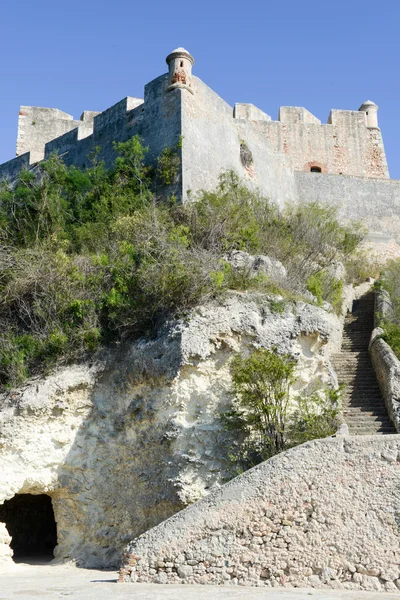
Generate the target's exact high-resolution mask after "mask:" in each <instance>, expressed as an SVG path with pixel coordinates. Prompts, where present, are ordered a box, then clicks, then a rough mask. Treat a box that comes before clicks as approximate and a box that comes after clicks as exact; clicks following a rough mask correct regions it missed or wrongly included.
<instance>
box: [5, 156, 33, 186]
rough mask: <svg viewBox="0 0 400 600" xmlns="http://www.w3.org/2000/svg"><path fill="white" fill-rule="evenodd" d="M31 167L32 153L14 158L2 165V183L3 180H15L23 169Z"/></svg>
mask: <svg viewBox="0 0 400 600" xmlns="http://www.w3.org/2000/svg"><path fill="white" fill-rule="evenodd" d="M29 165H30V153H29V152H26V153H25V154H21V156H18V157H17V158H13V159H12V160H9V161H7V162H5V163H3V164H2V165H0V181H2V180H3V179H11V180H12V179H15V178H16V177H17V175H18V173H19V172H20V171H22V169H28V168H29Z"/></svg>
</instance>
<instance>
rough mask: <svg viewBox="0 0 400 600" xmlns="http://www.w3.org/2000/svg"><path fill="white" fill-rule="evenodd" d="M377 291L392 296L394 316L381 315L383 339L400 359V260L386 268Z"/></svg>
mask: <svg viewBox="0 0 400 600" xmlns="http://www.w3.org/2000/svg"><path fill="white" fill-rule="evenodd" d="M375 287H376V288H377V289H383V290H386V291H387V292H388V294H389V296H390V301H391V305H392V309H393V310H392V314H391V315H390V316H389V315H387V316H385V318H384V317H383V316H382V315H381V318H380V323H379V324H380V326H381V327H382V329H383V334H382V339H384V340H385V342H387V343H388V344H389V346H390V347H391V348H392V350H393V352H394V353H395V354H396V356H397V358H399V359H400V260H399V259H397V260H392V261H390V262H388V263H387V265H386V266H385V271H384V273H383V275H382V277H381V279H380V280H379V281H377V282H376V284H375Z"/></svg>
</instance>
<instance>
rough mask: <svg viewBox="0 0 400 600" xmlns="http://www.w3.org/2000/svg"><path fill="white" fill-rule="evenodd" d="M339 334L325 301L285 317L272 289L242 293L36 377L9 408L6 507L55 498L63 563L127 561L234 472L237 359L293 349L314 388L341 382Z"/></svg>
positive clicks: (303, 380)
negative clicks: (136, 541) (137, 542)
mask: <svg viewBox="0 0 400 600" xmlns="http://www.w3.org/2000/svg"><path fill="white" fill-rule="evenodd" d="M340 332H341V324H340V322H339V320H338V318H337V317H336V316H334V315H332V314H330V313H326V312H325V311H323V310H322V309H320V308H317V307H313V306H310V305H307V304H304V303H297V304H295V305H293V304H291V303H288V304H287V305H286V307H285V311H284V313H282V314H278V313H274V312H273V306H271V304H270V300H269V299H268V298H267V297H265V296H262V295H257V294H255V295H252V294H233V295H232V296H231V297H230V298H229V299H227V301H226V302H225V303H224V304H216V305H208V306H203V307H200V308H199V309H198V310H196V311H194V313H193V314H192V315H191V316H190V318H188V319H187V320H185V321H184V322H177V323H175V324H171V325H170V326H169V327H168V328H166V329H165V330H164V331H163V332H161V333H160V335H159V336H158V337H157V338H156V339H155V340H152V341H144V340H142V341H140V342H138V343H137V344H134V345H130V346H129V345H128V346H124V347H121V348H120V349H119V350H115V351H113V352H109V353H108V354H106V355H101V356H99V357H97V359H96V360H94V361H93V363H92V364H91V365H89V364H83V365H80V366H79V365H78V366H71V367H68V368H64V369H61V370H59V371H58V372H56V373H55V374H54V375H52V376H49V377H48V378H46V379H43V380H36V381H32V382H30V383H29V384H28V385H27V386H26V387H24V388H23V389H21V390H19V391H15V392H13V393H12V394H9V395H7V396H5V397H4V398H3V399H2V403H1V409H0V472H1V474H2V477H1V478H0V503H1V502H3V501H4V500H6V499H9V498H12V497H13V496H14V495H15V494H19V493H32V494H43V493H44V494H48V495H50V496H51V499H52V503H53V508H54V513H55V519H56V522H57V531H58V546H57V548H56V552H55V554H56V558H58V559H61V560H74V561H77V562H78V563H79V564H81V565H84V566H91V567H96V566H97V567H101V566H107V567H111V566H113V565H114V566H116V565H117V564H119V561H120V557H121V552H122V549H123V547H124V546H125V545H126V543H127V542H128V541H129V540H130V539H131V538H132V537H134V536H137V535H139V534H141V533H142V532H143V531H146V530H147V529H149V528H151V527H153V526H154V525H156V524H157V523H159V522H161V521H162V520H164V519H166V518H167V517H169V516H170V515H172V514H174V513H176V512H177V511H178V510H180V509H181V508H183V507H184V506H186V505H187V504H189V503H191V502H194V501H196V500H198V499H199V498H201V497H203V496H204V495H206V494H207V493H208V492H209V490H211V489H212V488H214V487H219V486H220V485H221V484H222V483H223V481H224V480H226V479H227V478H229V474H230V467H231V466H230V462H229V459H228V456H227V453H228V449H227V448H228V445H229V444H228V441H229V434H228V433H227V432H226V430H224V428H223V426H222V424H221V421H220V417H219V415H220V412H221V411H224V410H225V409H226V408H227V407H229V406H231V393H230V387H231V375H230V370H229V365H230V361H231V359H232V358H233V356H234V355H235V354H236V353H237V352H239V351H245V350H246V349H248V348H251V347H254V346H264V347H269V348H271V347H274V346H276V347H277V348H278V351H280V352H290V353H291V354H292V355H294V356H295V357H296V358H297V360H298V365H299V376H300V378H299V382H298V386H299V387H300V389H307V388H308V386H314V385H315V384H316V382H318V381H320V382H321V383H323V384H327V383H329V382H332V381H333V379H334V374H333V373H332V370H331V366H330V361H329V355H330V353H331V352H335V351H337V348H338V347H339V346H340ZM0 534H1V526H0ZM1 543H2V539H1V537H0V545H1ZM3 545H4V541H3ZM0 552H1V547H0ZM3 554H4V552H3Z"/></svg>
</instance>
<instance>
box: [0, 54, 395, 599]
mask: <svg viewBox="0 0 400 600" xmlns="http://www.w3.org/2000/svg"><path fill="white" fill-rule="evenodd" d="M167 63H168V67H169V72H168V73H167V74H165V75H162V76H160V77H158V78H157V79H155V80H154V81H152V82H150V83H149V84H147V85H146V87H145V94H144V100H140V99H137V98H125V99H124V100H122V101H121V102H119V103H118V104H116V105H115V106H113V107H111V108H109V109H108V110H106V111H104V112H102V113H95V112H84V113H83V115H82V117H81V119H80V120H79V121H75V120H74V119H73V118H72V117H71V116H70V115H68V114H66V113H64V112H62V111H59V110H56V109H46V108H37V107H21V112H20V118H19V125H18V142H17V158H15V159H13V160H11V161H9V162H7V163H5V164H3V165H0V179H6V178H8V179H10V180H13V179H15V177H16V176H17V174H18V172H19V171H20V170H21V169H23V168H27V169H35V165H37V163H38V162H40V161H41V160H43V159H45V158H47V157H49V156H50V155H51V154H52V153H53V152H57V153H58V154H59V155H60V156H62V158H63V159H64V161H65V162H66V163H67V164H69V165H76V166H77V167H85V166H87V165H88V164H89V161H90V155H91V153H92V152H93V151H94V150H95V149H96V148H97V147H99V148H100V151H99V152H100V153H99V157H100V158H101V159H103V160H104V161H105V162H106V164H111V162H112V161H113V159H114V156H115V154H114V149H113V144H112V143H113V142H114V141H116V142H119V141H125V140H127V139H128V138H129V137H130V136H132V135H135V134H138V135H140V137H141V138H142V139H143V142H144V144H145V145H146V146H148V147H149V152H148V160H149V161H150V162H152V163H155V161H156V159H157V157H158V156H159V155H160V153H161V152H162V150H163V149H164V148H166V147H177V148H178V147H179V152H180V153H181V161H180V172H179V178H178V181H177V183H176V185H174V193H176V190H178V192H177V193H178V196H179V198H180V199H181V200H182V201H183V202H185V201H188V200H190V199H191V198H192V197H193V195H194V194H195V193H196V191H197V190H199V189H201V188H202V189H212V188H213V187H214V186H215V185H216V183H217V181H218V176H219V174H220V173H221V170H223V169H233V170H235V171H236V172H237V173H238V174H239V175H240V176H241V177H242V178H244V179H245V180H246V181H247V183H248V184H249V186H253V187H254V188H258V189H260V190H261V192H262V193H263V194H265V195H266V196H268V197H269V198H270V199H271V200H274V201H275V202H277V203H278V204H279V205H280V206H283V205H284V203H285V202H286V201H295V202H296V201H297V202H302V201H312V200H316V201H317V200H318V201H321V202H327V203H329V204H331V205H334V206H337V207H338V209H339V214H340V215H341V217H342V218H343V219H353V218H357V219H360V220H362V221H363V222H364V223H365V224H366V225H368V227H369V238H370V240H371V242H372V243H373V244H374V245H375V247H383V248H385V252H390V253H393V254H396V253H398V249H399V248H400V239H399V238H400V220H399V218H400V181H393V180H391V179H390V178H389V172H388V168H387V163H386V157H385V151H384V146H383V141H382V137H381V132H380V129H379V128H378V120H377V110H378V107H377V106H376V105H375V104H374V103H373V102H370V101H367V102H365V103H364V104H363V105H362V106H361V107H360V109H359V110H357V111H344V110H332V111H331V114H330V116H329V119H328V123H327V124H322V123H321V122H320V121H319V120H318V119H316V117H314V116H313V115H312V114H311V113H309V112H308V111H307V110H306V109H304V108H298V107H283V108H281V110H280V115H279V120H278V121H273V120H271V118H270V117H269V116H268V115H267V114H265V113H264V112H262V111H261V110H260V109H258V108H257V107H255V106H253V105H252V104H236V105H235V107H234V108H233V109H232V107H231V106H229V105H228V104H227V103H226V102H225V101H224V100H222V99H221V98H220V97H219V96H218V95H217V94H215V92H213V91H212V90H211V89H210V88H209V87H207V86H206V85H205V84H204V83H203V82H202V81H200V80H199V79H198V78H196V77H195V76H194V75H192V67H193V64H194V59H193V57H192V56H191V55H190V54H189V53H188V52H187V51H186V50H184V49H183V48H178V49H177V50H175V51H173V52H172V53H171V54H170V55H169V56H168V57H167ZM182 138H183V142H182V144H181V145H180V144H178V142H179V141H180V140H181V139H182ZM350 287H351V286H348V287H347V286H346V290H345V303H344V308H343V310H344V312H346V310H347V309H350V308H351V305H352V301H353V300H354V299H358V298H360V297H363V295H364V296H365V294H366V293H367V292H368V290H369V287H370V284H369V283H364V284H362V285H361V286H359V288H360V289H358V288H357V289H354V288H351V289H350ZM382 302H383V301H382ZM380 310H381V312H382V313H383V312H384V309H383V308H382V309H380ZM385 310H387V308H386V309H385ZM343 322H344V315H341V316H337V315H336V314H334V313H333V312H328V311H326V310H324V309H323V308H321V307H318V306H314V305H312V304H308V303H305V302H303V301H300V300H299V301H293V302H291V303H288V304H287V306H285V309H284V311H283V312H280V311H279V312H278V313H277V312H276V311H275V310H273V308H272V306H271V303H270V298H269V297H267V296H266V295H263V296H262V297H260V296H259V295H257V294H252V293H239V292H238V293H232V294H231V295H228V297H227V298H226V300H224V302H223V303H220V304H217V303H210V304H207V305H203V306H199V307H197V308H196V309H195V310H194V311H193V312H192V313H191V315H190V318H185V319H182V320H177V321H175V322H173V323H168V324H166V326H165V327H164V328H163V329H162V330H161V331H160V332H159V333H158V335H157V337H155V338H154V339H149V340H144V339H142V340H139V341H137V342H131V343H128V344H125V345H121V347H120V348H117V349H105V350H104V351H103V352H102V353H100V354H99V355H98V356H96V357H95V359H94V360H93V361H90V362H87V363H81V364H77V365H71V366H68V367H62V368H60V369H58V370H56V371H55V372H54V373H51V374H50V375H49V376H47V377H43V378H38V379H34V380H32V381H30V382H27V383H26V385H25V386H23V387H21V389H18V390H13V391H12V392H10V393H6V394H4V395H3V396H2V397H0V472H1V473H2V476H1V477H0V561H1V560H4V561H9V562H10V561H11V556H12V551H11V548H10V542H11V536H10V535H9V534H10V531H11V530H13V531H14V532H15V533H12V534H11V535H12V538H13V541H12V544H14V545H12V544H11V546H12V547H13V549H14V559H18V553H19V556H23V555H24V554H23V553H24V552H25V551H26V550H27V549H28V550H31V549H32V548H31V547H32V545H37V544H38V543H43V536H38V534H37V533H36V534H35V535H33V534H32V530H33V527H34V525H35V523H34V522H35V521H37V520H38V519H39V517H40V519H42V520H43V527H44V528H45V530H46V531H47V532H48V533H49V539H48V538H46V539H45V540H44V541H45V543H46V548H45V549H49V550H51V553H53V552H54V556H55V558H56V560H58V561H72V562H75V563H77V564H78V565H80V566H84V567H105V568H110V567H121V569H120V581H125V582H135V583H136V582H139V583H140V582H148V581H151V582H156V583H176V582H179V583H203V584H216V585H221V584H232V585H256V586H266V587H278V586H288V587H291V586H294V587H298V586H303V587H315V588H318V587H325V588H333V589H337V588H338V589H348V590H351V589H355V590H360V589H363V590H375V591H387V592H396V591H397V590H399V589H400V567H399V565H400V543H399V535H398V528H399V523H400V498H399V479H400V460H399V457H400V436H398V435H396V434H393V435H391V434H390V433H389V434H388V435H381V436H380V435H370V434H369V433H368V432H367V433H366V434H365V435H358V434H357V433H356V434H355V435H350V436H349V435H347V434H346V429H344V430H342V431H340V430H339V431H338V432H337V434H336V436H333V437H331V438H327V439H324V440H314V441H312V442H307V443H306V444H303V445H301V446H298V447H296V448H293V449H291V450H289V451H286V452H283V453H281V454H280V455H277V456H275V457H273V458H272V459H270V460H269V461H266V462H265V463H262V464H261V465H259V466H257V467H255V468H254V469H251V470H250V471H248V472H246V473H245V474H244V475H241V476H239V477H237V478H235V479H233V480H232V481H230V482H229V483H228V484H226V485H222V484H223V483H224V481H225V480H226V479H228V478H229V471H228V470H227V457H226V437H224V436H225V435H226V434H225V433H224V432H223V430H222V427H221V422H220V418H219V415H220V413H221V412H223V411H224V410H226V409H227V408H228V407H230V406H231V404H230V402H231V393H230V389H231V376H230V369H229V365H230V361H231V359H232V356H233V355H235V354H237V353H238V352H245V351H247V350H248V349H249V348H254V347H265V348H276V350H277V351H278V352H279V353H289V354H291V355H292V356H295V357H296V359H297V364H298V372H299V380H298V383H299V386H300V388H299V389H302V390H307V389H308V386H312V385H313V382H315V381H316V380H318V381H320V382H322V383H323V384H325V385H335V382H336V383H337V377H336V374H335V371H334V360H333V357H335V356H337V354H338V353H340V350H341V341H342V339H341V338H342V329H343ZM378 334H379V332H377V330H376V329H375V330H374V333H373V334H372V338H371V347H372V358H373V361H374V365H375V370H376V372H377V375H378V379H379V383H380V387H381V391H382V394H383V396H384V398H385V403H386V406H387V410H388V413H389V415H390V417H391V419H392V422H393V425H394V426H395V430H396V431H400V362H399V361H398V360H397V359H396V358H395V357H394V355H393V353H391V350H390V348H389V347H387V344H386V343H385V342H384V341H383V340H382V339H379V335H378ZM374 336H375V337H374ZM366 344H367V346H368V340H367V341H366ZM366 353H368V351H367V350H366ZM347 356H348V355H346V356H345V357H344V359H343V356H342V361H343V360H345V361H346V362H348V358H346V357H347ZM358 376H360V372H358ZM394 384H396V385H394ZM347 433H348V430H347ZM364 433H365V432H364ZM49 499H50V501H49ZM193 503H194V504H193ZM189 504H192V506H189V507H188V508H186V510H181V509H183V508H185V507H187V506H188V505H189ZM21 522H23V524H24V528H25V529H24V530H23V531H21V528H20V523H21ZM30 528H31V529H30ZM27 532H28V533H29V535H28V534H27ZM18 536H19V537H18ZM17 538H18V539H17ZM38 538H40V539H38ZM132 540H133V541H132ZM29 544H30V547H29V548H27V546H29ZM124 548H125V550H124V552H123V549H124ZM122 552H123V559H122V566H121V554H122ZM132 593H134V592H132Z"/></svg>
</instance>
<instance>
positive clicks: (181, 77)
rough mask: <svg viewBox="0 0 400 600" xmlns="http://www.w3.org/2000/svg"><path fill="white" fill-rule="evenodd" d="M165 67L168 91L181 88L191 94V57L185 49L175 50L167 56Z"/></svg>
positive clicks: (192, 60)
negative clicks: (167, 70)
mask: <svg viewBox="0 0 400 600" xmlns="http://www.w3.org/2000/svg"><path fill="white" fill-rule="evenodd" d="M166 61H167V65H168V67H169V82H168V88H167V89H168V90H173V89H175V88H183V89H186V90H189V92H191V93H192V94H193V89H192V66H193V65H194V58H193V56H192V55H191V54H190V53H189V52H188V51H187V50H185V48H176V50H174V51H173V52H171V54H168V56H167V58H166Z"/></svg>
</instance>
